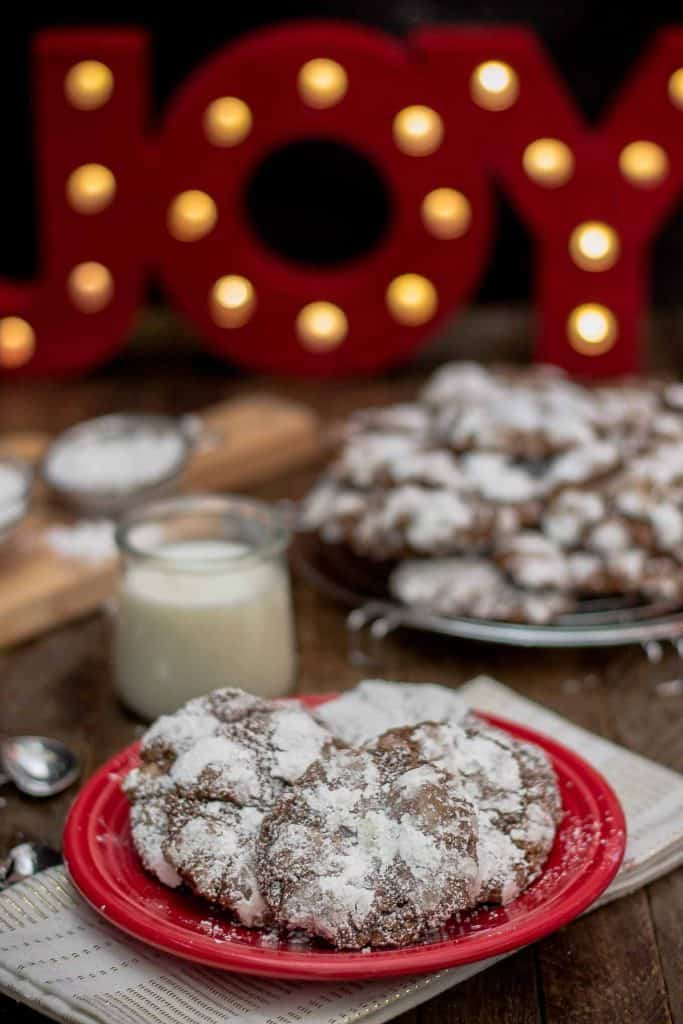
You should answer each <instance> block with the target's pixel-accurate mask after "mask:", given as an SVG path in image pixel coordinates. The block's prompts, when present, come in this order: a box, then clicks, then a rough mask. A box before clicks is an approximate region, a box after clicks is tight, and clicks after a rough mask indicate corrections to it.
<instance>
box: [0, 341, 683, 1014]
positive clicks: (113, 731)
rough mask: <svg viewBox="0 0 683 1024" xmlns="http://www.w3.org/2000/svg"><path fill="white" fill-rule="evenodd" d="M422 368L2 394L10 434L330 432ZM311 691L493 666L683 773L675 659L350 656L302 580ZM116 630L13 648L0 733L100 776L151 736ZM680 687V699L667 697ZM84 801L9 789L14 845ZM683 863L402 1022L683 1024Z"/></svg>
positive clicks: (107, 377)
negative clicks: (230, 401)
mask: <svg viewBox="0 0 683 1024" xmlns="http://www.w3.org/2000/svg"><path fill="white" fill-rule="evenodd" d="M423 376H424V374H423V372H422V371H419V370H415V369H414V370H412V371H408V372H406V371H404V372H401V373H394V374H392V375H391V376H387V377H386V378H382V379H374V380H365V381H359V382H358V381H357V382H338V381H337V382H323V383H321V382H317V381H311V382H303V383H301V382H297V383H295V382H283V381H279V382H273V381H272V380H257V381H254V379H253V378H250V379H248V380H247V379H242V378H240V377H238V376H234V375H232V376H231V375H230V372H229V371H228V370H227V369H226V368H225V367H218V366H217V365H216V364H215V363H213V362H211V361H210V360H207V359H205V358H198V357H194V356H190V355H187V356H185V355H182V354H181V355H178V356H176V357H174V359H173V361H172V362H169V365H166V366H163V365H160V363H159V359H158V357H155V358H154V359H152V357H151V356H148V357H139V358H137V359H130V360H127V361H125V362H121V363H119V364H117V365H116V366H114V367H113V368H111V369H109V370H108V371H106V372H102V373H100V374H99V375H97V376H95V377H92V378H90V379H87V380H82V381H74V382H66V383H59V384H54V383H46V382H41V383H26V382H22V384H21V385H19V384H15V385H14V386H10V385H5V386H4V387H3V386H1V385H0V434H2V432H3V431H10V430H12V431H22V432H25V433H26V434H30V433H33V432H36V431H38V432H40V431H49V432H53V431H54V430H57V429H59V428H61V427H64V426H66V425H68V424H70V423H73V422H76V421H77V420H79V419H81V418H84V417H86V416H92V415H95V414H98V413H104V412H112V411H116V410H117V409H119V408H122V407H126V408H129V409H130V408H136V409H139V410H148V411H167V412H172V413H183V412H187V411H190V410H192V409H195V408H199V407H202V406H206V405H208V404H211V403H212V402H215V401H217V400H218V399H219V398H224V397H225V396H226V394H231V393H232V394H234V395H239V394H241V393H245V392H247V391H253V390H254V388H255V386H256V385H257V386H258V389H259V390H268V391H271V392H272V391H275V392H279V393H280V394H282V395H283V396H285V397H288V398H293V399H296V400H300V401H304V402H307V403H310V404H311V405H313V406H314V407H315V408H317V409H318V410H319V412H320V413H321V415H322V417H323V420H324V422H325V424H333V423H334V421H335V420H336V419H337V418H338V417H340V416H343V415H344V414H345V413H346V412H347V411H349V410H350V409H352V408H354V407H356V406H359V405H363V404H373V403H384V402H388V401H396V400H400V399H404V398H407V397H410V396H411V395H412V394H414V391H415V389H416V387H417V386H418V384H419V382H420V381H421V379H422V378H423ZM312 476H313V470H312V469H307V470H301V471H296V472H291V473H289V474H288V475H286V476H285V477H281V478H279V479H278V480H277V481H274V482H272V483H270V484H268V485H265V486H260V487H258V488H255V489H254V491H253V493H257V494H259V495H261V496H262V497H264V498H267V499H280V498H296V497H297V496H299V495H301V494H302V493H303V492H304V491H305V489H306V487H307V486H308V484H309V483H310V481H311V479H312ZM295 601H296V613H297V630H298V645H299V675H298V684H297V689H298V691H299V692H302V693H306V692H308V693H311V692H322V691H331V690H341V689H345V688H348V687H351V686H353V685H354V684H355V683H357V682H358V681H359V680H360V679H362V678H364V677H367V676H368V675H382V676H385V677H387V678H393V679H405V680H411V681H421V680H422V681H425V680H428V681H433V682H438V683H442V684H445V685H448V686H457V685H458V684H459V683H461V682H463V681H464V680H466V679H469V678H470V677H471V676H473V675H475V674H476V673H478V672H487V673H489V674H491V675H493V676H495V677H497V678H498V679H500V680H501V681H502V682H504V683H506V684H507V685H508V686H511V687H513V688H514V689H516V690H517V691H518V692H520V693H522V694H524V695H525V696H528V697H530V698H531V699H533V700H536V701H539V702H541V703H543V704H545V705H546V706H548V707H550V708H552V709H553V710H555V711H558V712H559V713H561V714H563V715H565V716H567V718H569V719H570V720H572V721H574V722H576V723H577V724H579V725H582V726H584V727H587V728H589V729H593V730H594V731H596V732H598V733H601V734H603V735H605V736H607V737H609V738H610V739H612V740H615V741H616V742H618V743H622V744H624V745H625V746H627V747H629V748H630V749H632V750H635V751H638V752H639V753H641V754H644V755H645V756H647V757H651V758H653V759H655V760H657V761H660V762H661V763H663V764H666V765H669V766H670V767H671V768H674V769H677V770H679V771H683V729H682V728H681V725H682V723H683V697H682V696H668V697H665V696H662V695H661V693H660V692H658V690H657V688H656V687H657V683H658V682H661V681H666V680H667V679H670V678H673V677H677V676H678V675H679V674H682V673H683V665H681V663H680V661H679V659H678V656H677V654H676V653H675V652H674V651H673V650H668V649H667V650H666V651H665V656H664V658H663V660H662V661H661V662H660V663H659V664H658V665H651V664H649V663H648V661H647V660H646V658H645V656H644V654H643V653H642V651H641V650H640V649H638V648H628V649H620V650H611V651H609V650H608V651H556V652H548V651H538V652H536V651H533V650H526V651H522V650H519V651H515V650H512V649H506V648H494V647H485V646H483V645H478V644H473V643H464V642H457V641H453V640H448V639H446V638H438V637H431V636H426V635H419V634H415V633H408V632H401V633H398V634H396V635H393V636H391V637H390V638H389V639H387V641H386V642H385V643H384V645H383V646H382V648H381V650H380V651H379V652H378V661H377V663H375V664H373V665H364V666H359V665H356V664H354V662H353V660H352V659H350V658H349V650H348V639H347V634H346V631H345V626H344V614H343V612H342V611H341V610H340V609H339V608H337V607H335V606H334V605H333V604H331V603H330V602H329V601H328V600H327V599H326V598H323V597H322V596H320V595H318V594H317V593H315V592H314V591H313V590H311V589H310V588H309V587H308V586H306V585H305V584H304V583H302V582H301V581H297V582H296V585H295ZM109 638H110V622H109V620H108V619H107V616H106V615H105V614H97V615H93V616H91V617H89V618H87V619H84V620H82V621H79V622H77V623H74V624H71V625H69V626H68V627H66V628H62V629H59V630H56V631H53V632H51V633H49V634H46V635H45V636H42V637H41V638H40V639H37V640H34V641H32V642H30V643H27V644H24V645H23V646H20V647H17V648H15V649H13V650H12V651H5V652H2V653H0V732H6V733H21V732H38V733H47V734H51V735H54V736H59V737H61V738H62V739H64V740H66V741H67V742H69V743H70V744H72V745H73V746H74V747H75V748H76V749H77V750H78V752H79V754H80V755H81V757H82V758H83V763H84V773H85V775H86V776H87V775H89V774H90V773H91V772H92V771H93V770H94V769H95V768H96V767H97V766H98V765H99V764H100V763H101V762H102V761H104V760H105V759H106V758H108V757H110V756H111V755H112V754H113V753H115V752H116V751H117V750H118V749H119V748H121V747H122V746H124V745H125V744H127V743H129V742H130V741H131V740H132V739H133V738H135V737H136V736H138V735H139V733H140V731H141V725H140V723H139V722H138V721H136V719H134V718H133V717H132V716H130V715H129V714H128V713H127V712H126V711H125V710H124V709H123V708H122V707H121V706H120V705H119V704H118V703H117V701H116V698H115V696H114V693H113V688H112V679H111V674H110V670H109V654H108V650H109ZM664 692H666V691H664ZM74 795H75V793H74V791H70V792H68V793H66V794H64V795H62V796H61V797H58V798H56V799H54V800H51V801H48V802H43V803H37V802H33V801H31V800H29V799H27V798H22V797H20V796H19V795H18V794H17V793H15V792H14V791H12V790H11V789H8V788H7V789H4V790H3V791H2V794H1V796H2V798H3V801H4V806H2V808H1V809H0V850H4V849H6V848H7V847H9V846H10V845H11V844H13V843H15V842H17V841H19V840H21V839H22V838H35V839H42V840H45V841H47V842H50V843H53V844H59V841H60V834H61V828H62V823H63V821H64V816H65V814H66V811H67V809H68V806H69V804H70V802H71V801H72V800H73V797H74ZM682 918H683V870H679V871H678V872H675V873H674V874H671V875H669V876H668V877H666V878H663V879H661V880H660V881H658V882H657V883H655V884H654V885H651V886H649V887H648V888H647V889H645V890H642V891H640V892H638V893H636V894H634V895H632V896H630V897H628V898H626V899H623V900H620V901H619V902H618V903H616V904H613V905H611V906H608V907H605V908H603V909H602V910H599V911H597V912H595V913H593V914H590V915H589V916H588V917H586V918H583V919H581V920H579V921H576V922H574V923H573V924H572V925H570V926H568V927H566V928H564V929H562V931H560V932H558V933H556V934H555V935H553V936H551V937H549V938H547V939H545V940H544V941H543V942H541V943H539V944H538V945H537V946H534V947H532V948H530V949H526V950H523V951H522V952H520V953H518V954H516V955H515V956H513V957H510V958H509V959H507V960H505V961H503V962H502V963H500V964H498V965H497V966H495V967H493V968H491V969H490V970H489V971H487V972H485V973H484V974H481V975H478V976H476V977H474V978H472V979H471V980H470V981H469V982H467V983H465V984H464V985H461V986H459V987H457V988H455V989H453V990H451V991H449V992H446V993H444V994H443V995H441V996H439V997H437V998H435V999H433V1000H432V1001H430V1002H428V1003H425V1004H424V1005H423V1006H421V1007H419V1008H417V1009H416V1010H414V1011H411V1012H410V1013H407V1014H404V1015H403V1016H402V1017H399V1018H397V1020H398V1021H399V1024H465V1022H466V1024H542V1022H547V1024H603V1022H605V1024H607V1022H612V1021H614V1022H618V1024H683V972H682V970H681V967H682V965H683V928H682V927H681V921H682ZM0 1020H2V1021H3V1022H5V1021H6V1022H7V1024H10V1022H12V1024H14V1022H16V1024H38V1022H39V1021H42V1020H44V1018H42V1017H41V1016H40V1015H39V1014H36V1013H34V1012H32V1011H29V1010H26V1009H25V1008H22V1007H17V1006H16V1004H14V1003H12V1002H11V1001H9V1000H2V999H0Z"/></svg>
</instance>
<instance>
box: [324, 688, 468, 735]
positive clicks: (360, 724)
mask: <svg viewBox="0 0 683 1024" xmlns="http://www.w3.org/2000/svg"><path fill="white" fill-rule="evenodd" d="M466 712H467V706H466V704H465V702H464V701H463V699H462V697H460V695H459V694H458V693H457V691H455V690H449V689H447V688H446V687H445V686H437V685H436V684H434V683H394V682H391V681H390V680H386V679H364V680H363V682H361V683H359V684H358V686H356V687H354V688H353V690H348V691H347V692H346V693H343V694H341V696H339V697H336V698H335V699H334V700H330V701H327V702H326V703H325V704H322V705H321V706H320V707H319V708H317V709H316V712H315V717H316V718H317V719H318V721H319V722H321V723H322V725H323V726H325V728H326V729H329V731H330V732H331V733H332V735H333V736H336V737H337V738H338V739H341V740H343V741H344V742H345V743H349V744H350V745H351V746H362V745H363V744H364V743H367V742H368V741H369V740H373V739H376V738H377V737H378V736H380V735H381V734H382V733H383V732H387V730H389V729H394V728H397V727H399V726H404V725H417V724H418V723H420V722H424V721H425V720H426V719H428V720H429V721H434V722H446V721H451V720H454V721H460V720H461V719H462V718H463V717H464V715H465V714H466Z"/></svg>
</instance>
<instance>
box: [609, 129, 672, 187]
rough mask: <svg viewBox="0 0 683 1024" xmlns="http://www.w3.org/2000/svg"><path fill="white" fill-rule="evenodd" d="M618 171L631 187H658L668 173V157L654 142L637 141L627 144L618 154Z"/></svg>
mask: <svg viewBox="0 0 683 1024" xmlns="http://www.w3.org/2000/svg"><path fill="white" fill-rule="evenodd" d="M619 170H620V171H621V173H622V174H623V176H624V177H625V178H626V180H627V181H630V182H631V184H632V185H639V186H641V187H642V188H650V187H652V186H653V185H659V183H660V182H661V181H663V180H664V178H666V176H667V174H668V173H669V157H668V156H667V153H666V150H665V149H662V147H661V146H658V145H657V143H656V142H649V141H648V140H647V139H638V140H637V141H636V142H629V144H628V145H627V146H624V148H623V149H622V151H621V153H620V154H619Z"/></svg>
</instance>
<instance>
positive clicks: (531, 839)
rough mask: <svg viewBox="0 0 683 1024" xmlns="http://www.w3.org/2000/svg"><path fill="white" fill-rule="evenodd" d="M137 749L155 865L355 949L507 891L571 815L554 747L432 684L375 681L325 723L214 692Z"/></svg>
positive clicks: (513, 891) (252, 919)
mask: <svg viewBox="0 0 683 1024" xmlns="http://www.w3.org/2000/svg"><path fill="white" fill-rule="evenodd" d="M425 701H427V702H428V704H429V707H430V713H431V715H432V716H433V719H434V720H432V721H428V722H425V721H423V719H424V710H423V709H424V707H425ZM140 758H141V763H140V767H139V768H136V769H134V770H133V771H132V772H130V773H129V774H128V776H127V777H126V778H125V780H124V783H123V787H124V790H125V792H126V793H127V795H128V797H129V799H130V801H131V805H132V807H131V828H132V835H133V841H134V843H135V847H136V849H137V851H138V853H139V855H140V858H141V860H142V863H143V865H144V867H145V868H146V869H147V870H148V871H149V872H151V873H152V874H154V875H155V876H156V877H157V878H158V879H159V880H160V881H161V882H163V883H164V884H165V885H168V886H171V887H178V886H180V885H182V884H184V885H186V886H188V887H189V888H190V889H191V890H192V891H193V892H194V893H195V894H196V895H197V896H199V897H200V898H202V899H205V900H207V901H209V902H210V903H211V904H213V905H215V906H217V907H219V908H221V909H222V910H224V911H225V912H227V913H228V914H229V915H230V916H231V917H232V918H233V919H234V920H235V921H237V922H239V923H241V924H243V925H246V926H249V927H265V928H268V929H273V928H275V929H277V931H278V932H279V933H280V934H281V936H282V937H283V939H284V938H285V937H286V935H287V934H288V933H291V932H296V933H297V934H298V936H299V937H301V936H302V935H303V936H304V937H308V938H314V939H320V940H324V941H326V942H328V943H331V944H332V945H334V946H336V947H337V948H344V949H363V948H366V947H369V948H372V947H376V946H403V945H407V944H410V943H413V942H417V941H419V940H421V939H424V938H426V937H429V936H431V935H434V934H435V933H437V932H438V931H439V929H441V928H442V927H443V926H444V925H446V924H447V922H448V921H449V920H450V919H451V918H452V917H453V916H454V915H455V914H458V913H459V912H461V911H465V910H468V909H471V908H473V907H475V906H477V905H478V904H480V903H484V902H487V903H508V902H509V901H510V900H512V899H514V898H515V897H516V896H518V895H519V893H520V892H522V890H523V889H525V888H526V887H527V886H528V885H530V883H531V882H532V881H533V880H534V879H535V878H537V877H538V875H539V874H540V872H541V870H542V868H543V865H544V863H545V861H546V859H547V857H548V854H549V852H550V850H551V848H552V845H553V842H554V839H555V832H556V828H557V825H558V823H559V820H560V817H561V805H560V797H559V792H558V786H557V780H556V777H555V773H554V771H553V768H552V766H551V764H550V762H549V760H548V759H547V757H546V755H545V753H544V752H543V751H542V750H541V749H540V748H538V747H536V746H534V745H533V744H531V743H524V742H522V741H520V740H516V739H513V738H512V737H511V736H509V735H508V734H507V733H505V732H502V731H501V730H498V729H495V728H493V727H492V726H489V725H487V724H486V723H485V722H484V721H483V720H481V719H479V718H477V717H476V716H473V715H471V714H468V713H467V711H466V710H465V708H464V707H463V706H462V704H461V703H460V700H459V698H458V697H457V696H456V695H454V694H453V693H451V692H450V691H448V690H446V689H444V688H442V687H437V686H428V685H423V686H410V685H407V684H396V683H386V682H383V681H380V682H367V683H363V684H361V686H360V687H358V688H357V690H355V691H352V692H351V693H349V694H347V695H345V696H344V697H342V698H339V699H338V700H336V701H331V702H330V703H328V704H326V705H324V706H323V707H322V708H321V709H320V713H319V715H318V716H317V719H316V718H314V717H313V716H312V715H311V714H309V713H308V712H307V711H306V710H305V709H303V708H302V707H300V706H299V705H297V704H294V703H291V704H282V703H277V702H273V701H263V700H259V699H257V698H256V697H251V696H250V695H248V694H246V693H243V692H242V691H241V690H217V691H215V692H214V693H212V694H210V695H209V696H207V697H202V698H199V699H197V700H193V701H191V702H190V703H189V704H187V705H185V707H183V708H181V709H180V710H179V711H178V712H176V713H175V714H174V715H170V716H165V717H163V718H161V719H159V720H158V722H156V723H155V725H153V726H152V727H151V729H150V730H149V731H148V732H147V734H146V735H145V736H144V738H143V741H142V745H141V754H140Z"/></svg>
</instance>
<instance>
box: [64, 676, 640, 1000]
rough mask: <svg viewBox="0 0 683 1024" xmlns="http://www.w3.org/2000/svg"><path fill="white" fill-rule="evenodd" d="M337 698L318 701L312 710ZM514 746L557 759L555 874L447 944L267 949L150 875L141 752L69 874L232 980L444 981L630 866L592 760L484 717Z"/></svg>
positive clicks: (133, 756)
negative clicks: (135, 820)
mask: <svg viewBox="0 0 683 1024" xmlns="http://www.w3.org/2000/svg"><path fill="white" fill-rule="evenodd" d="M329 699H330V697H329V696H325V697H307V698H304V703H305V704H306V705H307V706H308V707H314V706H315V705H316V704H321V703H324V701H326V700H329ZM482 717H485V718H486V719H487V720H488V721H490V722H491V723H492V724H493V725H497V726H498V727H499V728H501V729H505V730H506V732H509V733H510V734H511V735H512V736H518V737H520V738H521V739H525V740H531V741H532V742H534V743H537V744H538V745H539V746H540V747H543V748H544V750H546V751H547V752H548V754H549V755H550V757H551V758H552V761H553V764H554V766H555V770H556V772H557V775H558V778H559V781H560V789H561V793H562V803H563V806H564V810H565V815H564V819H563V821H562V824H561V825H560V828H559V830H558V833H557V838H556V840H555V845H554V847H553V849H552V852H551V854H550V858H549V859H548V862H547V864H546V866H545V869H544V871H543V874H542V875H541V876H540V878H539V879H537V881H536V882H534V884H533V885H532V886H530V888H529V889H527V890H526V892H524V893H523V894H522V895H521V896H520V897H519V898H518V899H516V900H515V901H514V902H513V903H510V904H509V905H508V906H507V907H505V908H502V907H482V908H480V909H479V910H476V911H473V912H471V913H468V914H466V915H464V917H463V920H461V921H460V923H458V924H453V925H451V926H449V927H448V928H447V929H446V931H445V934H444V936H443V937H440V938H439V940H438V941H433V942H425V943H422V944H420V945H415V946H408V947H406V948H404V949H398V950H378V951H376V952H375V951H373V952H371V953H340V952H335V951H334V950H331V949H327V948H324V947H323V946H316V945H312V946H311V947H310V948H301V947H300V946H297V947H296V948H294V947H293V946H292V945H291V944H288V943H287V942H281V943H279V944H278V943H275V944H273V943H272V942H271V941H263V937H262V935H261V933H260V932H258V931H253V930H250V929H248V928H242V927H239V926H236V925H233V924H231V923H228V922H226V920H225V917H224V916H223V915H221V914H220V912H218V911H212V910H211V909H210V908H209V907H208V906H207V905H206V904H204V903H202V902H200V901H199V900H197V899H195V898H194V897H193V896H191V895H190V894H189V893H187V892H184V891H179V890H173V889H167V888H166V887H165V886H163V885H161V884H160V883H159V882H157V881H155V880H154V879H153V878H151V877H150V876H149V875H147V874H146V873H145V872H144V871H143V869H142V867H141V865H140V862H139V860H138V857H137V854H136V852H135V850H134V848H133V843H132V839H131V834H130V827H129V821H128V801H127V800H126V797H125V796H124V794H123V793H122V792H121V788H120V785H119V780H120V778H121V777H122V776H123V775H124V774H125V773H126V772H127V771H129V770H130V769H131V768H133V767H134V766H135V764H137V760H138V754H137V752H138V745H137V744H134V745H133V746H131V747H128V748H127V749H126V750H123V751H122V752H121V753H120V754H118V755H117V756H116V757H114V758H112V760H111V761H109V762H107V764H105V765H104V766H103V767H102V768H100V770H99V771H98V772H97V773H96V774H95V775H94V776H93V777H92V778H91V779H90V781H89V782H88V783H87V784H86V785H85V786H84V787H83V789H82V790H81V792H80V793H79V794H78V797H77V798H76V801H75V803H74V805H73V807H72V808H71V813H70V814H69V818H68V820H67V823H66V828H65V832H64V858H65V861H66V865H67V868H68V870H69V873H70V875H71V878H72V879H73V881H74V884H75V885H76V886H77V888H78V889H80V891H81V893H82V894H83V896H85V898H86V900H87V901H88V902H89V903H90V904H91V905H92V906H93V907H94V909H95V910H96V911H97V912H98V913H100V914H102V916H103V917H105V918H106V919H107V920H108V921H110V922H111V923H112V924H114V925H117V927H119V928H122V929H123V931H125V932H128V933H129V934H130V935H133V936H135V937H136V938H138V939H141V940H142V941H143V942H146V943H148V944H150V945H152V946H156V947H157V948H158V949H162V950H165V951H166V952H168V953H174V954H175V955H176V956H180V957H184V958H185V959H187V960H195V961H197V962H199V963H203V964H208V965H210V966H211V967H219V968H223V969H224V970H229V971H237V972H240V973H244V974H260V975H264V976H266V977H279V978H299V979H309V980H323V979H329V980H332V979H343V978H377V977H389V976H392V975H399V974H417V973H422V972H427V971H437V970H441V969H443V968H446V967H455V966H456V965H457V964H466V963H472V962H474V961H476V960H483V959H486V958H488V957H491V956H497V955H499V954H501V953H507V952H509V951H510V950H513V949H518V948H520V947H521V946H526V945H528V943H530V942H534V941H536V940H537V939H540V938H542V937H543V936H544V935H547V934H548V933H549V932H552V931H555V930H556V929H557V928H560V927H562V925H565V924H567V923H568V922H569V921H572V920H573V919H574V918H575V917H577V916H578V915H579V914H580V913H581V912H582V911H583V910H585V909H586V908H587V907H589V906H590V905H591V903H593V901H594V900H596V899H597V897H598V896H599V895H600V894H601V893H602V892H603V891H604V889H606V888H607V886H608V885H609V883H610V882H611V881H612V879H613V878H614V876H615V874H616V873H617V870H618V868H619V865H620V864H621V860H622V857H623V854H624V847H625V844H626V823H625V821H624V815H623V812H622V810H621V806H620V805H619V801H618V800H617V798H616V796H615V794H614V792H613V791H612V789H611V788H610V787H609V786H608V784H607V782H606V781H605V780H604V779H603V777H602V776H601V775H600V774H599V773H598V772H596V771H595V769H594V768H591V766H590V765H589V764H587V763H586V762H585V761H584V760H582V759H581V758H580V757H578V756H577V755H576V754H574V753H573V752H572V751H570V750H567V749H566V748H565V747H562V746H560V744H559V743H555V742H554V741H553V740H551V739H547V738H546V737H545V736H540V735H539V734H538V733H535V732H532V730H531V729H525V728H523V727H522V726H519V725H514V724H512V723H510V722H506V721H504V720H501V719H498V718H495V717H493V716H491V715H484V716H482Z"/></svg>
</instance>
